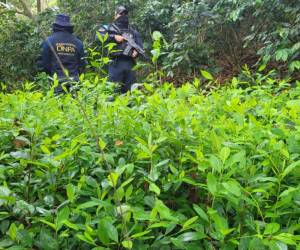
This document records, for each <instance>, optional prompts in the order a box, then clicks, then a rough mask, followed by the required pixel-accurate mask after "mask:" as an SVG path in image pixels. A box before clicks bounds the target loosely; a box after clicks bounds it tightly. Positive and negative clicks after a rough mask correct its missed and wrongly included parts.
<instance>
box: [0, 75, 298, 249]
mask: <svg viewBox="0 0 300 250" xmlns="http://www.w3.org/2000/svg"><path fill="white" fill-rule="evenodd" d="M100 82H101V81H100V80H98V79H96V81H94V82H91V81H88V80H87V81H85V82H84V85H85V86H84V87H83V88H82V90H81V91H80V92H78V96H77V97H76V98H72V97H71V96H70V95H65V96H63V97H55V96H53V91H52V92H51V91H50V92H48V93H42V92H37V91H32V90H30V85H28V84H27V85H26V87H25V90H23V91H17V92H14V93H11V94H8V93H4V92H2V93H0V249H14V250H16V249H49V250H50V249H53V250H54V249H74V250H75V249H94V250H102V249H103V250H104V249H137V250H143V249H152V250H155V249H159V250H167V249H170V250H171V249H187V250H196V249H226V250H227V249H245V250H248V249H255V250H260V249H272V250H284V249H292V250H296V249H297V250H299V249H300V248H299V244H300V219H299V218H300V116H299V115H300V99H299V97H300V85H299V82H294V83H293V84H292V86H289V85H288V84H285V82H284V81H279V80H272V79H268V80H267V81H266V82H264V84H257V85H255V86H251V87H249V86H246V85H247V84H245V83H243V84H242V83H239V82H238V80H237V79H234V80H233V81H232V83H231V84H229V85H228V86H227V87H222V88H216V89H215V90H212V91H210V92H208V91H204V90H201V89H200V88H199V87H198V84H199V82H198V81H195V82H194V83H190V84H184V85H182V86H181V87H180V88H177V89H175V88H174V87H173V86H172V85H171V84H167V83H166V84H164V85H162V86H161V87H159V88H154V87H153V86H151V85H145V87H144V89H143V90H141V91H135V92H134V93H132V94H131V95H127V96H120V97H117V98H116V99H115V100H114V101H107V95H106V94H105V91H101V89H103V85H102V84H100Z"/></svg>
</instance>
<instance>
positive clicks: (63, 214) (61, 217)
mask: <svg viewBox="0 0 300 250" xmlns="http://www.w3.org/2000/svg"><path fill="white" fill-rule="evenodd" d="M69 215H70V209H69V208H68V207H64V208H63V209H61V210H59V211H58V214H57V217H56V220H55V225H56V231H59V230H60V229H61V228H62V226H63V224H64V222H65V221H66V220H68V219H69Z"/></svg>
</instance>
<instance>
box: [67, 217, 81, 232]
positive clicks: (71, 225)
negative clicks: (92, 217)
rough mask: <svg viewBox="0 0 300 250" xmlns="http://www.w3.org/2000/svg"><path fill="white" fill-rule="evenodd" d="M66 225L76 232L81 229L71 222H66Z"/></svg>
mask: <svg viewBox="0 0 300 250" xmlns="http://www.w3.org/2000/svg"><path fill="white" fill-rule="evenodd" d="M64 224H65V225H66V226H67V227H69V228H72V229H74V230H75V231H78V230H79V227H78V226H77V225H76V224H74V223H72V222H70V221H68V220H65V221H64Z"/></svg>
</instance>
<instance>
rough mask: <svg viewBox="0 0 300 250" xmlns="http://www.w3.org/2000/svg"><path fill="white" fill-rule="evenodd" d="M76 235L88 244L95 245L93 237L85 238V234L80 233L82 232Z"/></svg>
mask: <svg viewBox="0 0 300 250" xmlns="http://www.w3.org/2000/svg"><path fill="white" fill-rule="evenodd" d="M76 237H77V238H78V239H80V240H82V241H84V242H86V243H88V244H90V245H93V246H96V244H95V242H94V240H93V239H89V238H87V237H86V236H85V235H82V234H76Z"/></svg>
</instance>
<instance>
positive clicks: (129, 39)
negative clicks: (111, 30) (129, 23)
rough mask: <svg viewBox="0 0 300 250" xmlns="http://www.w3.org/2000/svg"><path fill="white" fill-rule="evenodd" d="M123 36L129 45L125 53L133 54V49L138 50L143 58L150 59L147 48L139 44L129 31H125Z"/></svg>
mask: <svg viewBox="0 0 300 250" xmlns="http://www.w3.org/2000/svg"><path fill="white" fill-rule="evenodd" d="M122 37H124V39H125V40H126V41H127V46H126V47H125V49H124V51H123V54H124V55H126V56H131V55H132V52H133V50H136V51H137V52H138V53H139V55H141V56H142V58H143V59H145V60H148V57H147V56H146V53H145V50H144V49H143V48H141V46H139V45H138V44H137V43H136V42H135V41H134V39H133V38H132V37H131V35H130V34H129V33H123V34H122Z"/></svg>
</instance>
